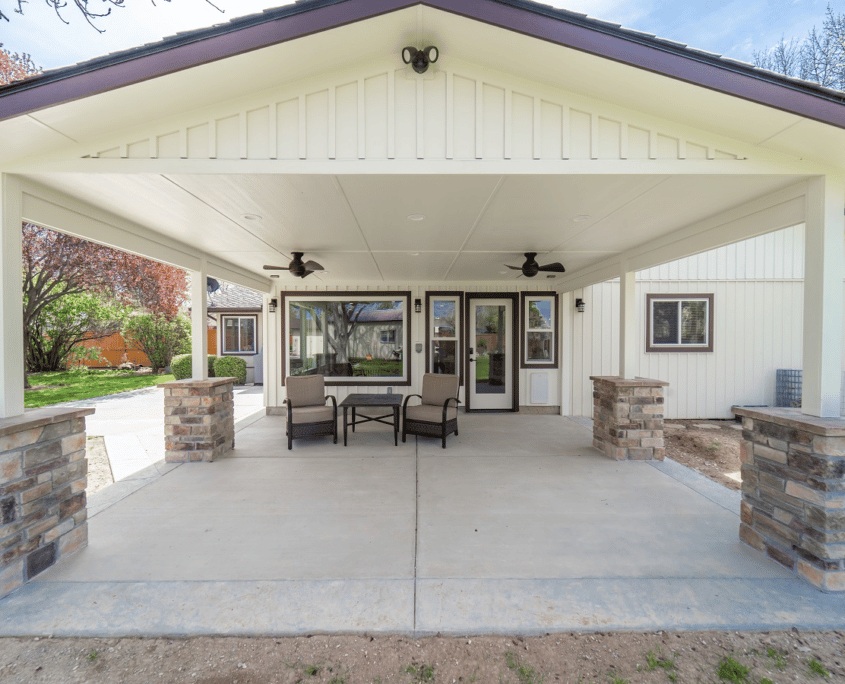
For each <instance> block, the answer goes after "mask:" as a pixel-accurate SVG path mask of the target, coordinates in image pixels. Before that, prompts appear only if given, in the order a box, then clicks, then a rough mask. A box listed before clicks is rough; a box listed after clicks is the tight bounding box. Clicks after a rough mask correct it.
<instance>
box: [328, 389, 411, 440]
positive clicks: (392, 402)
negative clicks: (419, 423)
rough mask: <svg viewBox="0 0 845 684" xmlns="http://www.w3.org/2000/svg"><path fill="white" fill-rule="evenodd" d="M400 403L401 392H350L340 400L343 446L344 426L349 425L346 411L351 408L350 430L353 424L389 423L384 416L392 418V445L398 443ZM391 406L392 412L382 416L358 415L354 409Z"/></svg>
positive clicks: (353, 426) (344, 438) (353, 430)
mask: <svg viewBox="0 0 845 684" xmlns="http://www.w3.org/2000/svg"><path fill="white" fill-rule="evenodd" d="M401 403H402V395H401V394H350V395H349V396H348V397H346V399H344V400H343V401H342V402H340V406H341V407H342V408H343V446H346V428H347V426H348V425H349V420H348V411H349V409H350V408H351V409H352V432H355V426H356V425H360V424H361V423H369V422H375V423H384V424H385V425H391V423H389V422H388V421H386V420H385V418H393V423H392V425H393V445H394V446H398V445H399V406H400V405H401ZM388 407H390V408H392V409H393V412H392V413H385V414H384V415H383V416H366V415H365V416H358V417H356V414H355V409H358V408H388Z"/></svg>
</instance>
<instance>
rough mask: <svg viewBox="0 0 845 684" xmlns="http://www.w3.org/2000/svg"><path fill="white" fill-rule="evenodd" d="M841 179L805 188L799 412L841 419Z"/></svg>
mask: <svg viewBox="0 0 845 684" xmlns="http://www.w3.org/2000/svg"><path fill="white" fill-rule="evenodd" d="M843 209H845V179H844V178H842V177H839V176H820V177H818V178H814V179H812V180H811V181H810V183H809V185H808V189H807V203H806V231H805V235H806V237H805V242H806V244H805V250H804V251H805V261H804V364H803V369H804V373H803V383H802V392H801V395H802V396H801V411H802V413H806V414H808V415H811V416H818V417H820V418H834V417H838V416H839V401H840V399H839V393H840V381H841V377H842V304H843V301H842V281H843V279H845V245H843V241H844V240H845V219H843Z"/></svg>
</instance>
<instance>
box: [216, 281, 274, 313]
mask: <svg viewBox="0 0 845 684" xmlns="http://www.w3.org/2000/svg"><path fill="white" fill-rule="evenodd" d="M261 305H262V299H261V293H260V292H256V291H255V290H250V289H249V288H247V287H240V286H238V285H231V284H227V285H223V286H222V287H221V288H220V289H219V290H217V291H216V292H212V293H211V294H210V295H208V310H209V312H213V311H214V310H216V309H239V310H243V311H252V310H254V311H261Z"/></svg>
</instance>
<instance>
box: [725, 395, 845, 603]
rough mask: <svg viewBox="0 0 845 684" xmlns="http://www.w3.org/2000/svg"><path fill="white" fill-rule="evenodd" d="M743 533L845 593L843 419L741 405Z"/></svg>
mask: <svg viewBox="0 0 845 684" xmlns="http://www.w3.org/2000/svg"><path fill="white" fill-rule="evenodd" d="M733 412H734V413H735V414H737V415H740V416H743V421H742V428H743V430H742V440H743V441H742V445H741V448H740V458H741V459H742V521H741V523H740V526H739V538H740V539H741V540H742V541H744V542H745V543H746V544H748V545H749V546H753V547H754V548H755V549H757V550H759V551H762V552H763V553H765V554H767V555H768V556H769V557H770V558H772V559H773V560H775V561H777V562H778V563H780V564H781V565H784V566H786V567H787V568H789V569H790V570H792V571H794V572H795V573H796V574H798V576H799V577H802V578H803V579H805V580H806V581H808V582H809V583H810V584H813V585H814V586H816V587H818V588H819V589H822V590H824V591H845V420H842V419H839V418H816V417H813V416H808V415H806V414H803V413H801V410H800V409H790V408H759V409H751V408H741V407H734V409H733Z"/></svg>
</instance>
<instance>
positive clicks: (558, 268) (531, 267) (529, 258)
mask: <svg viewBox="0 0 845 684" xmlns="http://www.w3.org/2000/svg"><path fill="white" fill-rule="evenodd" d="M536 256H537V252H526V253H525V263H524V264H522V266H508V265H507V264H505V266H508V268H511V269H513V270H514V271H522V275H524V276H525V277H526V278H533V277H534V276H535V275H537V274H538V273H539V272H540V271H548V272H550V273H565V272H566V269H565V268H564V267H563V264H561V263H560V262H557V261H556V262H555V263H553V264H546V265H545V266H540V264H538V263H537V260H536V259H535V258H534V257H536Z"/></svg>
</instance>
